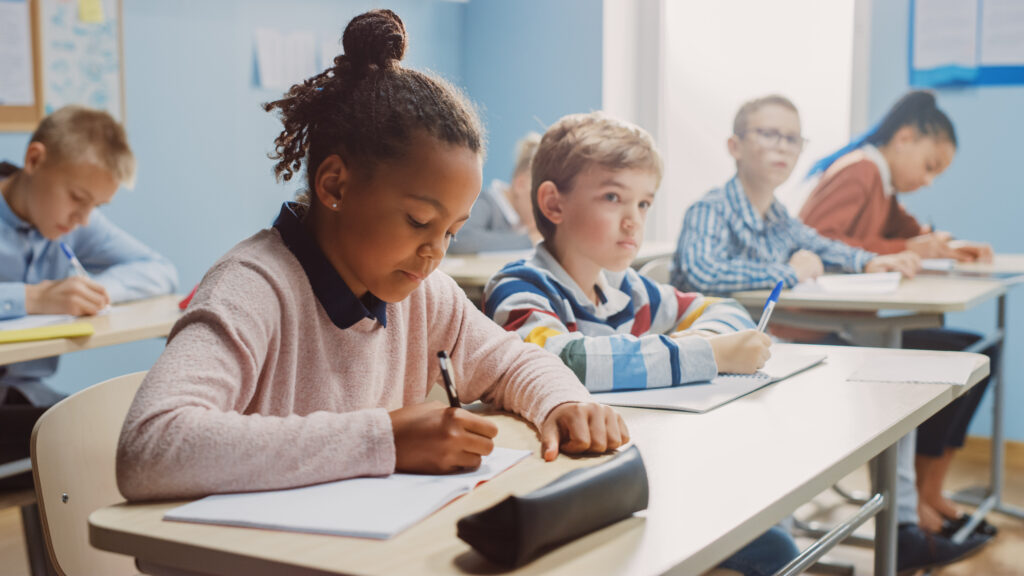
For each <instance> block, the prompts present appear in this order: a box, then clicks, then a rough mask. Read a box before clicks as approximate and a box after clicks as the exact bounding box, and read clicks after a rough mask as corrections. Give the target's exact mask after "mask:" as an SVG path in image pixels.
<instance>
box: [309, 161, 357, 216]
mask: <svg viewBox="0 0 1024 576" xmlns="http://www.w3.org/2000/svg"><path fill="white" fill-rule="evenodd" d="M350 181H351V173H350V172H349V170H348V166H346V165H345V161H344V160H342V159H341V156H338V155H337V154H331V155H330V156H328V157H327V158H324V161H323V162H321V163H320V166H319V167H317V169H316V177H315V178H313V187H314V188H315V190H314V191H313V192H314V194H315V195H316V198H317V200H319V201H320V203H321V204H323V205H324V207H325V208H327V209H328V210H331V211H335V212H336V211H337V210H338V208H339V207H341V201H342V200H343V199H344V196H345V188H346V186H347V185H348V183H349V182H350Z"/></svg>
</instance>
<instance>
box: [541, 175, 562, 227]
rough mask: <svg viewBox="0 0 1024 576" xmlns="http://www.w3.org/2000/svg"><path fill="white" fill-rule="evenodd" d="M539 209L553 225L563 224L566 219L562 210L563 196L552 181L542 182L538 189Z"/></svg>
mask: <svg viewBox="0 0 1024 576" xmlns="http://www.w3.org/2000/svg"><path fill="white" fill-rule="evenodd" d="M537 207H538V208H540V213H541V214H543V215H544V217H545V218H547V219H548V220H550V221H551V223H552V224H561V223H562V220H563V219H564V218H565V213H564V211H563V210H562V194H561V193H560V192H559V191H558V186H556V185H555V183H554V182H552V181H551V180H545V181H543V182H541V184H540V186H538V187H537Z"/></svg>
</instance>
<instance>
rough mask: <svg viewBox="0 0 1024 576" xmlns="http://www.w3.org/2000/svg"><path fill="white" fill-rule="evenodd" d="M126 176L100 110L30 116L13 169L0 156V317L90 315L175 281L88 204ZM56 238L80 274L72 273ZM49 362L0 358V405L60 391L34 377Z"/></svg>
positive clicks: (112, 129)
mask: <svg viewBox="0 0 1024 576" xmlns="http://www.w3.org/2000/svg"><path fill="white" fill-rule="evenodd" d="M134 177H135V158H134V155H133V154H132V151H131V148H130V147H129V145H128V140H127V136H126V134H125V131H124V128H123V127H122V126H121V125H120V124H119V123H118V122H117V121H116V120H114V119H113V118H112V117H111V116H110V115H109V114H107V113H105V112H100V111H96V110H90V109H87V108H82V107H78V106H68V107H65V108H62V109H60V110H58V111H56V112H54V113H53V114H51V115H50V116H48V117H47V118H45V119H44V120H43V121H42V122H41V123H40V124H39V128H38V129H37V130H36V132H35V133H34V134H33V135H32V138H31V140H30V141H29V145H28V148H27V150H26V151H25V157H24V162H23V166H22V167H21V168H18V167H17V166H14V165H13V164H9V163H7V162H3V163H0V197H2V201H0V320H4V319H10V318H18V317H21V316H25V315H27V314H72V315H75V316H84V315H92V314H95V313H97V312H99V311H100V310H102V309H103V308H104V307H106V306H107V305H108V304H110V303H112V302H123V301H126V300H134V299H139V298H145V297H149V296H156V295H160V294H169V293H171V292H173V291H174V290H175V288H176V286H177V281H178V278H177V272H176V271H175V268H174V266H173V265H172V264H171V263H170V261H168V260H167V259H166V258H164V257H163V256H161V255H159V254H157V253H156V252H154V251H153V250H151V249H149V248H147V247H146V246H145V245H143V244H142V243H141V242H139V241H138V240H136V239H135V238H133V237H132V236H130V235H129V234H128V233H127V232H125V231H123V230H121V229H120V228H118V227H117V226H115V225H114V224H112V223H111V222H110V221H109V220H107V219H106V217H104V216H103V214H101V213H99V212H97V211H95V210H93V209H94V208H96V207H97V206H102V205H105V204H107V203H108V202H109V201H110V200H111V199H112V198H113V197H114V194H115V193H116V192H117V189H118V188H119V187H120V186H121V185H122V184H124V185H128V186H130V185H131V184H132V182H133V181H134ZM62 242H63V243H65V244H67V245H68V247H69V248H70V249H71V250H72V251H73V252H74V254H75V255H76V256H77V257H78V259H79V261H80V262H81V263H82V265H83V266H84V267H85V269H86V271H87V272H88V274H89V275H88V276H82V275H78V274H75V272H74V269H73V268H72V265H71V262H70V260H69V259H68V257H67V256H66V255H65V254H64V253H63V252H62V250H61V247H60V244H61V243H62ZM56 368H57V358H44V359H40V360H33V361H29V362H20V363H17V364H10V365H7V366H0V405H2V406H10V405H24V404H28V405H32V406H36V407H44V406H49V405H51V404H53V403H55V402H56V401H58V400H60V398H61V395H60V394H59V393H58V392H56V391H54V390H52V389H50V388H49V387H47V386H46V385H45V384H44V382H43V379H44V378H46V377H48V376H50V375H52V374H53V373H54V371H56Z"/></svg>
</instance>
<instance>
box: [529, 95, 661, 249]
mask: <svg viewBox="0 0 1024 576" xmlns="http://www.w3.org/2000/svg"><path fill="white" fill-rule="evenodd" d="M594 164H596V165H598V166H601V167H603V168H606V169H608V170H627V169H634V170H649V171H651V172H652V173H653V174H654V175H655V176H656V177H657V184H660V183H661V174H662V161H661V154H659V153H658V149H657V147H656V146H655V145H654V139H653V138H651V135H650V134H648V133H647V131H646V130H644V129H643V128H640V127H639V126H637V125H635V124H631V123H629V122H626V121H623V120H619V119H617V118H612V117H611V116H608V115H606V114H604V113H603V112H591V113H589V114H570V115H569V116H565V117H563V118H562V119H561V120H559V121H558V122H555V124H554V125H552V126H551V127H550V128H548V131H547V132H545V133H544V137H543V138H541V141H540V145H539V146H538V147H537V153H536V154H535V155H534V157H533V164H532V171H533V177H532V185H531V187H530V200H531V202H532V203H533V216H534V219H535V220H536V221H537V230H538V231H539V232H540V233H541V235H542V236H543V237H544V239H545V240H548V241H550V240H551V238H552V237H553V236H554V234H555V224H554V223H553V222H551V221H550V220H548V219H547V218H546V217H545V216H544V214H543V213H542V212H541V210H540V206H539V205H538V203H537V189H538V188H539V187H540V185H541V184H542V183H544V182H547V181H551V182H553V183H554V184H555V186H557V187H558V190H559V191H560V192H562V193H563V194H564V193H567V192H569V191H571V190H572V187H573V185H574V184H575V182H576V176H578V175H579V174H580V173H581V172H583V171H584V170H586V169H587V168H589V167H590V166H592V165H594Z"/></svg>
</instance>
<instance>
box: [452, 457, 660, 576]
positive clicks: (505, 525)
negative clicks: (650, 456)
mask: <svg viewBox="0 0 1024 576" xmlns="http://www.w3.org/2000/svg"><path fill="white" fill-rule="evenodd" d="M647 496H648V493H647V470H646V469H645V468H644V461H643V459H642V458H641V457H640V451H639V450H638V449H637V447H636V446H632V447H630V448H629V449H628V450H626V451H624V452H622V453H621V454H619V455H617V456H615V457H614V458H612V459H611V460H608V461H607V462H604V463H602V464H598V465H597V466H591V467H590V468H580V469H578V470H573V471H572V472H569V473H567V474H564V475H562V476H560V477H558V478H556V479H555V480H554V481H553V482H551V483H550V484H548V485H546V486H544V487H542V488H538V489H537V490H534V491H533V492H530V493H529V494H525V495H523V496H509V497H508V498H506V499H505V500H503V501H501V502H499V503H498V504H495V505H494V506H492V507H490V508H488V509H487V510H482V511H480V512H476V513H474V514H470V515H469V516H466V517H464V518H462V519H460V520H459V523H458V536H459V538H461V539H462V540H464V541H466V542H467V543H468V544H469V545H470V546H472V547H473V548H475V549H476V550H477V551H478V552H479V553H480V554H482V555H483V556H485V557H486V558H487V559H488V560H490V561H492V562H495V563H497V564H500V565H502V566H507V567H516V566H521V565H522V564H525V563H527V562H529V561H530V560H533V559H534V558H535V557H537V556H539V555H541V554H543V553H545V552H548V551H549V550H551V549H553V548H555V547H557V546H559V545H561V544H564V543H566V542H569V541H571V540H574V539H576V538H579V537H580V536H583V535H584V534H588V533H590V532H593V531H594V530H597V529H599V528H603V527H605V526H608V525H609V524H613V523H615V522H618V521H619V520H622V519H624V518H628V517H630V516H632V515H633V513H634V512H638V511H640V510H644V509H645V508H647Z"/></svg>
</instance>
